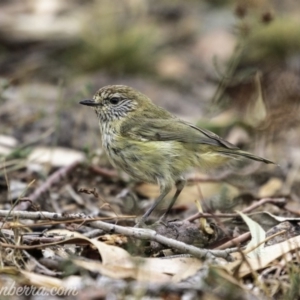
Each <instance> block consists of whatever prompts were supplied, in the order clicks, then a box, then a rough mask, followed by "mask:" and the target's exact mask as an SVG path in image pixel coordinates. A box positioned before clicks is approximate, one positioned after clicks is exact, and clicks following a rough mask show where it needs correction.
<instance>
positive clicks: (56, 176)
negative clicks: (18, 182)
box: [15, 161, 80, 210]
mask: <svg viewBox="0 0 300 300" xmlns="http://www.w3.org/2000/svg"><path fill="white" fill-rule="evenodd" d="M79 163H80V162H79V161H76V162H74V163H72V164H70V165H68V166H66V167H63V168H60V169H59V170H57V171H56V172H54V173H53V174H51V176H49V177H48V179H47V180H46V181H45V182H44V183H43V184H42V185H41V186H40V187H38V188H37V189H36V190H35V191H34V192H33V193H32V194H30V195H29V196H28V197H26V199H30V200H31V203H33V202H36V201H37V199H38V198H40V197H41V196H42V194H44V193H46V192H47V191H49V190H50V188H51V187H52V186H53V185H55V184H57V183H59V182H60V181H61V179H62V178H64V177H66V176H67V175H68V174H69V173H70V172H71V171H72V170H73V169H75V168H76V167H77V166H78V165H79ZM31 203H30V202H29V201H26V202H20V203H19V204H18V205H17V206H16V207H15V210H26V209H27V208H28V207H29V206H30V204H31Z"/></svg>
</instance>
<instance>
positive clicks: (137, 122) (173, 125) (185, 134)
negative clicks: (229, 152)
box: [120, 118, 239, 149]
mask: <svg viewBox="0 0 300 300" xmlns="http://www.w3.org/2000/svg"><path fill="white" fill-rule="evenodd" d="M120 129H121V135H122V136H123V137H126V138H131V139H134V140H141V141H179V142H182V143H189V144H207V145H213V146H220V147H225V148H228V149H239V148H238V147H236V146H234V145H232V144H231V143H229V142H227V141H225V140H223V139H222V138H220V137H219V136H218V135H216V134H214V133H213V132H211V131H209V130H206V129H202V128H198V127H197V126H194V125H192V124H190V123H187V122H184V121H181V120H179V119H176V118H170V119H152V118H151V119H147V118H135V119H128V120H126V121H124V122H123V123H122V125H121V128H120Z"/></svg>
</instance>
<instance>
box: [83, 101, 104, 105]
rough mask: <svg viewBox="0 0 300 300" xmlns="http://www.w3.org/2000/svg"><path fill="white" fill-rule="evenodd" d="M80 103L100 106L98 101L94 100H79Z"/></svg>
mask: <svg viewBox="0 0 300 300" xmlns="http://www.w3.org/2000/svg"><path fill="white" fill-rule="evenodd" d="M79 103H80V104H82V105H87V106H100V105H101V104H100V103H97V102H95V101H94V100H81V101H80V102H79Z"/></svg>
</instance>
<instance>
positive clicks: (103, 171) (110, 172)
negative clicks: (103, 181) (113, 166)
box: [90, 166, 118, 178]
mask: <svg viewBox="0 0 300 300" xmlns="http://www.w3.org/2000/svg"><path fill="white" fill-rule="evenodd" d="M90 170H92V171H93V172H95V173H97V174H99V175H101V176H104V177H111V178H115V177H118V172H116V171H115V170H109V169H105V168H100V167H98V166H90Z"/></svg>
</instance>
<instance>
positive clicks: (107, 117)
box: [80, 85, 151, 122]
mask: <svg viewBox="0 0 300 300" xmlns="http://www.w3.org/2000/svg"><path fill="white" fill-rule="evenodd" d="M149 103H151V100H150V99H148V98H147V97H146V96H145V95H143V94H141V93H140V92H138V91H136V90H134V89H133V88H131V87H128V86H125V85H108V86H105V87H103V88H101V89H100V90H98V92H97V93H96V94H95V95H94V97H93V100H82V101H80V104H83V105H87V106H91V107H93V108H94V109H95V111H96V114H97V116H98V117H99V119H100V120H101V121H102V122H110V121H114V120H120V119H122V118H126V117H127V115H128V114H130V113H132V112H134V111H136V110H141V109H142V108H143V106H144V105H146V106H147V104H149Z"/></svg>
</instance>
